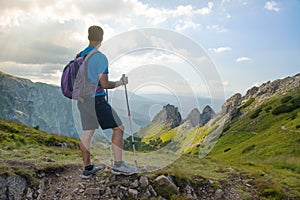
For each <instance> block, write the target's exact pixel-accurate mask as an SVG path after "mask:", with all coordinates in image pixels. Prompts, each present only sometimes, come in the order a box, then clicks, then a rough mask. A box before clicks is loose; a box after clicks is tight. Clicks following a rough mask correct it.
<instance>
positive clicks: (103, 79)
mask: <svg viewBox="0 0 300 200" xmlns="http://www.w3.org/2000/svg"><path fill="white" fill-rule="evenodd" d="M99 80H100V84H101V87H102V88H103V89H113V88H116V87H119V86H120V85H123V84H127V83H128V78H127V77H126V78H125V79H123V80H122V78H121V79H120V80H119V81H109V80H108V74H100V75H99Z"/></svg>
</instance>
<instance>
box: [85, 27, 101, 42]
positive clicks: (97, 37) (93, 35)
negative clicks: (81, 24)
mask: <svg viewBox="0 0 300 200" xmlns="http://www.w3.org/2000/svg"><path fill="white" fill-rule="evenodd" d="M88 32H89V37H88V38H89V40H91V41H102V40H103V34H104V32H103V29H102V28H101V27H100V26H90V27H89V30H88Z"/></svg>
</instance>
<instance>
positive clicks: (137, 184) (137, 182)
mask: <svg viewBox="0 0 300 200" xmlns="http://www.w3.org/2000/svg"><path fill="white" fill-rule="evenodd" d="M130 186H131V187H132V188H137V187H139V181H138V180H137V179H136V180H134V182H133V183H131V184H130Z"/></svg>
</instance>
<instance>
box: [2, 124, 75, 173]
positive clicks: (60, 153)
mask: <svg viewBox="0 0 300 200" xmlns="http://www.w3.org/2000/svg"><path fill="white" fill-rule="evenodd" d="M79 153H80V151H79V140H77V139H74V138H69V137H65V136H60V135H56V134H48V133H46V132H43V131H40V130H37V129H35V128H32V127H28V126H25V125H23V124H20V123H16V122H12V121H5V120H1V119H0V163H2V164H1V165H0V172H1V174H10V173H12V174H13V173H14V172H15V171H16V168H14V167H9V164H8V163H30V164H33V165H35V166H39V167H42V168H43V167H47V166H49V165H54V164H55V165H60V164H65V163H74V162H77V163H78V162H80V154H79ZM21 165H22V164H21ZM21 168H23V167H21ZM21 168H20V169H18V170H17V171H19V170H22V169H21Z"/></svg>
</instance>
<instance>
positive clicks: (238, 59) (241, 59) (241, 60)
mask: <svg viewBox="0 0 300 200" xmlns="http://www.w3.org/2000/svg"><path fill="white" fill-rule="evenodd" d="M248 60H251V59H250V58H248V57H239V58H237V59H236V62H244V61H248Z"/></svg>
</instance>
